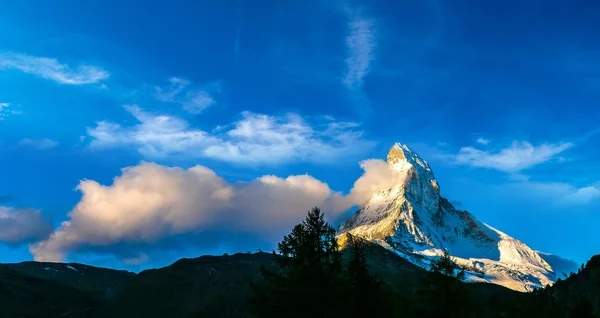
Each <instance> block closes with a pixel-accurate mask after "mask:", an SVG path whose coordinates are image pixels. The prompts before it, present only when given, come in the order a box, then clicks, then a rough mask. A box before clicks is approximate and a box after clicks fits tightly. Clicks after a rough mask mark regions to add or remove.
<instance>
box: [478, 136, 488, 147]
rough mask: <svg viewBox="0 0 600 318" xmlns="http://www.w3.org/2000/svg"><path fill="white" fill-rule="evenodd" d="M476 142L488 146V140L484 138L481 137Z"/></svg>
mask: <svg viewBox="0 0 600 318" xmlns="http://www.w3.org/2000/svg"><path fill="white" fill-rule="evenodd" d="M476 142H477V143H478V144H482V145H487V144H489V143H490V141H489V140H488V139H485V138H483V137H479V138H477V140H476Z"/></svg>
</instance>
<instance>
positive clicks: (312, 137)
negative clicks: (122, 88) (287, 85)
mask: <svg viewBox="0 0 600 318" xmlns="http://www.w3.org/2000/svg"><path fill="white" fill-rule="evenodd" d="M125 109H126V110H127V111H128V112H129V113H130V114H131V115H133V116H134V117H135V118H136V119H137V121H138V123H137V124H135V125H133V126H128V127H124V126H121V125H120V124H117V123H114V122H109V121H100V122H98V123H97V125H96V126H95V127H90V128H88V129H87V135H88V136H89V137H90V138H91V142H90V144H89V147H90V148H92V149H102V148H117V147H133V148H134V149H136V150H137V151H138V152H139V153H140V154H141V155H142V156H144V157H146V158H149V159H156V158H168V157H171V156H183V157H187V158H212V159H216V160H220V161H226V162H232V163H239V164H250V165H255V164H279V163H284V162H290V161H294V162H333V161H334V160H335V159H338V158H344V157H346V156H352V155H357V154H359V153H361V152H362V151H366V150H368V149H369V148H370V147H372V146H373V143H372V142H370V141H368V140H366V139H364V137H363V132H362V131H360V130H357V127H358V124H357V123H353V122H336V121H333V120H332V119H331V118H328V119H326V122H325V123H320V124H316V123H315V124H312V125H311V124H310V123H309V122H308V121H307V120H306V119H305V118H302V117H301V116H299V115H296V114H287V115H285V116H281V117H279V116H269V115H263V114H256V113H252V112H242V113H241V118H240V119H239V120H237V121H235V122H233V123H231V124H229V125H226V126H221V127H216V128H215V130H214V131H213V132H207V131H203V130H200V129H196V128H193V127H190V125H189V123H188V122H187V121H186V120H184V119H182V118H179V117H175V116H171V115H158V114H153V113H149V112H146V111H143V110H142V109H141V108H139V107H138V106H135V105H134V106H125Z"/></svg>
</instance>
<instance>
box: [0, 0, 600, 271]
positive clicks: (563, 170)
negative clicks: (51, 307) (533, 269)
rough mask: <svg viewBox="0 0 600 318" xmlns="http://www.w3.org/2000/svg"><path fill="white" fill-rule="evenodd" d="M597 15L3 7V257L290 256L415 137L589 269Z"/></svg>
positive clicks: (435, 5) (450, 178)
mask: <svg viewBox="0 0 600 318" xmlns="http://www.w3.org/2000/svg"><path fill="white" fill-rule="evenodd" d="M595 6H598V4H593V3H592V2H575V3H573V2H570V3H568V4H567V2H561V1H551V2H544V3H543V4H542V3H541V2H528V3H527V4H525V3H523V2H519V1H504V2H501V3H493V4H492V3H488V2H481V1H460V2H456V1H451V2H450V1H446V2H444V1H419V2H414V1H373V2H368V1H364V2H361V1H318V0H311V1H295V2H292V1H275V0H273V1H244V0H235V1H233V0H232V1H169V2H163V3H153V4H148V3H147V1H102V2H97V3H86V2H81V1H66V0H64V1H53V2H52V3H50V2H48V1H27V3H25V2H19V3H17V2H15V3H9V2H5V3H2V4H1V5H0V7H1V10H0V216H2V219H1V221H0V227H2V228H4V229H6V230H5V231H4V232H5V233H6V234H4V235H0V241H2V242H3V243H4V244H1V245H0V261H1V262H16V261H23V260H30V259H32V258H33V256H32V253H33V254H35V255H36V259H45V260H66V261H78V262H87V263H92V264H96V265H102V266H113V267H120V268H128V269H132V270H139V269H142V268H147V267H153V266H162V265H166V264H169V263H170V262H172V261H174V260H175V259H177V258H180V257H194V256H197V255H199V254H205V253H222V252H235V251H244V252H245V251H247V250H256V249H258V248H263V249H269V248H272V247H273V245H272V244H273V242H275V241H277V240H278V239H279V237H280V235H282V234H285V232H286V231H287V230H288V229H289V227H290V226H291V224H293V223H294V222H296V221H298V220H299V219H301V218H302V215H303V214H304V213H305V212H306V210H307V209H308V208H309V207H310V205H314V204H319V205H324V206H328V204H330V201H331V200H330V198H331V197H333V196H335V195H339V193H338V194H336V193H337V192H341V193H342V194H347V193H349V192H350V191H351V189H352V188H353V183H354V181H356V180H357V179H358V178H359V177H361V175H363V174H368V173H369V171H370V170H369V166H368V165H367V166H365V165H363V166H362V167H361V166H360V165H359V162H361V161H363V160H366V159H384V158H385V155H386V153H387V150H388V149H389V148H390V147H391V146H392V144H393V143H394V142H396V141H399V142H402V143H405V144H408V145H409V146H410V147H411V148H413V149H414V150H416V151H417V152H418V153H419V154H420V155H421V156H422V157H424V158H425V159H427V160H428V161H429V162H430V164H431V165H432V167H433V168H434V170H435V173H436V176H437V178H438V180H439V183H440V185H441V189H442V194H443V195H444V196H446V197H448V198H449V199H450V200H452V201H453V202H456V203H457V205H459V207H460V208H462V209H467V210H468V211H470V212H471V213H473V214H474V215H476V216H477V217H478V218H480V219H481V220H482V221H484V222H486V223H489V224H490V225H492V226H494V227H496V228H498V229H500V230H502V231H504V232H506V233H508V234H510V235H512V236H514V237H516V238H518V239H520V240H522V241H524V242H526V243H527V244H528V245H530V246H531V247H532V248H534V249H537V250H542V251H545V252H549V253H555V254H558V255H561V256H563V257H567V258H571V259H574V260H576V261H577V262H584V261H585V260H587V259H588V258H589V257H590V256H591V255H593V254H598V253H600V246H598V242H597V234H595V233H596V230H597V228H598V226H599V225H600V211H599V208H600V169H599V168H600V147H598V146H597V145H598V144H599V142H600V133H599V132H600V130H599V129H600V123H599V121H598V119H600V107H598V102H599V101H600V54H598V53H600V44H599V42H598V41H597V38H598V35H599V34H598V31H597V30H598V29H600V28H599V25H598V22H597V19H596V17H595V15H594V12H598V10H599V9H600V8H598V7H595ZM127 167H130V168H128V169H126V170H122V169H124V168H127ZM167 167H170V168H167ZM193 167H195V168H193ZM290 176H291V177H290ZM113 182H114V183H113ZM348 197H351V196H348ZM350 201H352V200H350ZM358 202H360V200H359V201H357V202H348V203H345V205H343V206H341V207H338V206H336V207H335V208H331V214H330V215H331V218H332V220H334V222H335V220H338V221H339V220H341V219H343V218H344V217H345V216H346V215H347V210H348V209H351V208H350V206H351V205H352V204H354V203H357V204H358ZM344 209H345V210H344ZM62 222H67V223H62ZM8 229H11V230H10V231H9V230H8ZM52 233H54V234H52ZM50 235H51V236H50ZM40 241H41V243H40Z"/></svg>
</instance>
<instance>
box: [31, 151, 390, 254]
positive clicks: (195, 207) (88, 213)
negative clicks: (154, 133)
mask: <svg viewBox="0 0 600 318" xmlns="http://www.w3.org/2000/svg"><path fill="white" fill-rule="evenodd" d="M361 167H362V168H363V170H364V173H363V175H362V176H361V177H360V178H359V179H358V180H357V181H356V182H355V183H354V187H353V188H352V190H351V191H350V192H349V194H348V195H342V194H341V193H339V192H335V191H333V190H331V189H330V188H329V186H328V185H327V184H326V183H325V182H322V181H320V180H317V179H315V178H313V177H311V176H309V175H293V176H288V177H287V178H280V177H276V176H272V175H265V176H262V177H259V178H257V179H254V180H252V181H249V182H236V183H229V182H227V181H225V180H224V179H223V178H221V177H220V176H218V175H217V174H216V173H215V172H214V171H212V170H211V169H209V168H206V167H204V166H199V165H198V166H195V167H192V168H190V169H181V168H176V167H173V168H172V167H166V166H162V165H158V164H154V163H145V162H144V163H141V164H140V165H138V166H134V167H129V168H125V169H123V171H122V174H121V175H120V176H118V177H116V178H115V179H114V181H113V183H112V184H111V185H107V186H105V185H101V184H99V183H97V182H95V181H92V180H84V181H81V182H80V184H79V186H78V187H77V189H78V190H79V191H81V192H82V198H81V200H80V201H79V203H77V205H76V206H75V207H74V208H73V210H72V211H71V212H70V213H69V220H67V221H65V222H63V223H62V224H61V226H60V227H59V228H58V229H56V230H55V232H54V233H53V234H52V235H51V236H50V237H49V238H48V239H47V240H44V241H42V242H39V243H36V244H34V245H31V246H30V251H31V252H32V254H33V255H34V257H35V259H36V260H38V261H63V260H64V259H65V258H66V257H67V256H68V255H69V254H71V253H78V252H84V253H85V252H93V253H100V254H101V253H105V254H111V255H114V256H116V257H118V258H120V259H121V260H122V261H123V262H129V263H133V262H135V263H139V262H140V261H146V260H148V259H149V258H151V256H152V252H153V251H156V250H157V249H160V246H161V244H172V245H171V246H170V247H169V248H170V249H176V248H177V247H181V246H182V245H186V244H188V245H189V244H192V245H194V246H196V247H202V246H206V245H210V242H211V241H219V242H220V243H222V244H226V243H232V242H233V241H235V240H243V238H244V237H245V236H244V235H253V236H255V237H259V238H261V239H262V240H264V241H270V242H272V243H274V242H275V241H277V240H279V239H280V238H281V236H282V235H283V234H285V233H286V232H287V231H289V229H291V227H292V226H293V225H294V224H296V223H298V222H299V221H301V220H302V218H303V217H304V215H305V214H306V211H308V210H309V209H311V208H312V207H314V206H319V207H321V208H322V209H323V210H324V211H325V213H326V214H327V215H328V218H329V219H335V218H336V217H337V216H339V215H340V213H341V212H344V211H347V210H348V209H350V208H351V207H353V206H356V205H362V204H364V203H366V201H367V200H368V199H369V198H370V197H371V195H372V194H373V193H374V192H376V191H379V190H382V189H385V188H387V187H389V186H390V184H392V183H394V182H397V181H398V176H397V175H396V172H394V171H393V170H391V169H390V168H389V167H388V165H387V163H385V162H384V161H382V160H367V161H364V162H362V163H361ZM233 233H235V235H232V234H233ZM174 242H179V243H174ZM182 242H183V243H182ZM234 243H235V242H234ZM237 243H240V242H237ZM173 246H175V247H173Z"/></svg>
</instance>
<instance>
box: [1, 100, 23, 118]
mask: <svg viewBox="0 0 600 318" xmlns="http://www.w3.org/2000/svg"><path fill="white" fill-rule="evenodd" d="M9 107H11V104H10V103H0V120H4V118H7V117H9V116H11V115H19V114H21V112H20V111H17V110H14V109H9ZM11 108H12V107H11Z"/></svg>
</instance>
